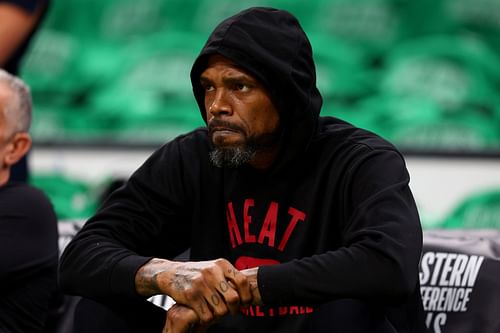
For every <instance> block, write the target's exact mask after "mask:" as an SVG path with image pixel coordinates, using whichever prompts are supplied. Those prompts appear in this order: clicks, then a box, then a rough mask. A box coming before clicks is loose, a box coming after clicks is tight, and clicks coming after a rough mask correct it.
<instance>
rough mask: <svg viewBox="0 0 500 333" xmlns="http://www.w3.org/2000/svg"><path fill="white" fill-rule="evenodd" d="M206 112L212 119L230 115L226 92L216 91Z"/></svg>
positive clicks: (230, 108) (230, 109) (222, 90)
mask: <svg viewBox="0 0 500 333" xmlns="http://www.w3.org/2000/svg"><path fill="white" fill-rule="evenodd" d="M208 112H209V113H210V114H211V115H212V116H213V117H215V116H220V115H231V114H232V107H231V103H229V100H228V96H227V92H226V91H225V90H224V89H218V90H217V91H216V92H215V94H214V98H213V100H212V102H211V103H210V106H209V108H208Z"/></svg>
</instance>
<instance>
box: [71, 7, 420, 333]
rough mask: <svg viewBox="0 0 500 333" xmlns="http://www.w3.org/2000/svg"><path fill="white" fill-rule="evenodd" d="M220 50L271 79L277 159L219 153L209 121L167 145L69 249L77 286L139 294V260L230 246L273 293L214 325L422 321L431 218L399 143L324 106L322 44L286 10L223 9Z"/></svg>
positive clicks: (380, 326)
mask: <svg viewBox="0 0 500 333" xmlns="http://www.w3.org/2000/svg"><path fill="white" fill-rule="evenodd" d="M211 54H221V55H223V56H225V57H227V58H229V59H230V60H232V61H233V62H234V63H236V64H238V65H239V66H241V67H243V68H244V69H246V70H248V71H249V72H250V73H252V74H253V75H255V77H257V78H258V79H259V80H260V81H261V82H262V83H263V84H264V85H265V86H266V87H267V88H268V89H269V91H270V92H271V95H272V98H273V101H274V102H275V103H276V105H277V106H278V109H279V112H280V120H281V122H282V124H283V126H284V135H283V136H282V138H281V147H282V149H281V151H280V153H279V156H278V159H277V161H276V162H275V163H274V165H273V166H272V167H271V168H270V169H269V170H266V171H258V170H255V169H252V168H251V167H249V166H244V167H240V168H234V169H230V168H217V167H214V166H213V165H211V164H210V162H209V159H208V152H209V151H210V149H211V143H210V140H209V139H208V133H207V130H206V129H205V128H201V129H197V130H195V131H193V132H190V133H187V134H185V135H183V136H180V137H178V138H176V139H174V140H173V141H171V142H169V143H167V144H165V145H164V146H163V147H161V148H160V149H159V150H158V151H156V152H155V153H154V154H153V155H152V156H151V157H150V158H149V159H148V160H147V161H146V162H145V163H144V164H143V165H142V166H141V167H140V168H139V169H138V170H137V171H136V172H135V173H134V174H133V175H132V177H131V178H130V179H129V181H128V182H127V184H126V185H125V186H124V187H122V188H121V189H119V190H118V191H116V192H114V193H113V194H112V195H111V196H110V197H109V198H108V200H107V201H106V202H105V203H104V205H103V206H102V207H101V208H100V210H99V212H98V213H97V214H96V215H95V216H94V217H92V218H91V219H90V220H89V221H88V222H87V223H86V225H85V227H84V228H83V229H82V231H81V232H80V233H79V234H78V235H77V236H76V237H75V239H74V240H73V241H72V242H71V243H70V245H69V246H68V247H67V249H66V250H65V252H64V255H63V257H62V260H61V282H62V285H63V287H64V288H65V290H66V291H67V292H69V293H76V294H80V295H84V296H86V297H91V298H94V299H99V300H101V301H103V302H106V301H110V300H112V299H113V298H116V297H128V298H130V299H134V298H138V295H137V294H136V291H135V286H134V276H135V273H136V271H137V269H138V268H139V267H140V266H141V265H143V264H144V263H145V262H146V261H148V260H149V259H150V258H152V257H162V258H173V257H175V256H176V255H177V254H179V253H181V252H183V251H184V250H185V249H187V248H191V259H192V260H205V259H213V258H219V257H223V258H227V259H228V260H230V261H231V262H232V263H233V264H234V265H235V266H236V268H238V269H243V268H247V267H254V266H259V267H260V268H259V275H258V282H259V290H260V292H261V295H262V298H263V301H264V304H265V306H260V307H255V306H253V307H250V308H248V309H243V310H242V314H241V315H238V316H228V317H226V318H224V319H223V320H221V321H220V322H219V323H217V324H216V325H215V326H214V327H212V329H211V330H210V331H211V332H287V333H289V332H307V331H311V332H322V331H324V332H349V333H356V332H370V333H377V332H384V333H385V332H387V333H389V332H390V333H393V332H422V331H423V330H424V329H423V320H422V308H421V301H420V296H419V285H418V261H419V257H420V252H421V243H422V232H421V228H420V223H419V218H418V213H417V210H416V207H415V203H414V200H413V197H412V194H411V192H410V189H409V187H408V183H409V176H408V172H407V171H406V167H405V163H404V160H403V158H402V156H401V155H400V154H399V152H398V151H397V150H396V149H395V148H394V147H393V146H392V145H391V144H389V143H388V142H386V141H384V140H382V139H381V138H379V137H377V136H376V135H374V134H372V133H370V132H367V131H364V130H361V129H358V128H355V127H353V126H351V125H350V124H347V123H345V122H343V121H341V120H338V119H335V118H320V117H319V112H320V109H321V104H322V103H321V95H320V94H319V92H318V90H317V88H316V84H315V81H316V79H315V69H314V63H313V60H312V51H311V47H310V44H309V41H308V39H307V37H306V36H305V34H304V32H303V31H302V29H301V27H300V25H299V23H298V22H297V20H296V19H295V18H294V17H293V16H291V15H290V14H289V13H287V12H285V11H280V10H275V9H270V8H251V9H248V10H246V11H243V12H241V13H239V14H237V15H235V16H233V17H230V18H228V19H227V20H225V21H223V22H222V23H221V24H220V25H219V26H218V27H217V28H216V29H215V31H214V32H213V33H212V35H211V36H210V37H209V39H208V41H207V43H206V45H205V47H204V48H203V50H202V51H201V54H200V56H199V57H198V59H197V60H196V61H195V63H194V66H193V69H192V72H191V80H192V84H193V90H194V95H195V97H196V100H197V102H198V105H199V108H200V111H201V114H202V116H203V117H204V116H205V110H204V102H203V99H204V95H203V90H202V88H201V86H200V84H199V76H200V73H201V72H202V71H203V70H204V69H205V67H206V64H207V57H208V56H209V55H211Z"/></svg>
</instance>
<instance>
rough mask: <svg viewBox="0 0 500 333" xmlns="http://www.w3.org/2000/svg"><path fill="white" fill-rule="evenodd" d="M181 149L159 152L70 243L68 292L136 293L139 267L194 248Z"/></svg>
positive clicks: (65, 267)
mask: <svg viewBox="0 0 500 333" xmlns="http://www.w3.org/2000/svg"><path fill="white" fill-rule="evenodd" d="M178 147H179V145H178V144H177V143H176V142H171V143H169V144H167V145H165V146H164V147H162V148H161V149H160V150H158V151H157V152H155V153H154V154H153V155H152V156H151V157H150V158H149V159H148V160H147V161H146V162H145V163H144V164H143V165H142V166H141V167H140V168H139V169H138V170H137V171H136V172H135V173H134V174H133V175H132V176H131V178H130V179H129V180H128V182H127V183H126V184H125V185H124V186H123V187H121V188H120V189H118V190H116V191H115V192H113V193H112V194H111V195H110V197H109V198H108V199H107V200H106V201H105V202H104V204H103V206H102V207H101V208H100V209H99V211H98V212H97V214H96V215H95V216H93V217H92V218H91V219H90V220H89V221H88V222H87V223H86V224H85V225H84V227H83V228H82V230H80V232H79V233H78V234H77V235H76V236H75V238H74V239H73V240H72V241H71V242H70V243H69V244H68V246H67V247H66V249H65V251H64V253H63V255H62V257H61V263H60V279H61V286H62V288H63V290H64V291H65V292H66V293H69V294H77V295H82V296H85V297H89V298H94V299H106V298H109V297H112V296H130V297H136V296H138V295H137V293H136V290H135V274H136V272H137V270H138V269H139V267H141V266H142V265H143V264H144V263H146V262H147V261H148V260H150V259H151V258H152V257H153V256H159V255H160V254H161V255H162V256H163V257H164V258H173V257H175V256H176V255H178V254H180V253H181V252H183V251H184V250H185V249H186V248H187V247H188V246H189V245H188V244H189V236H190V233H189V225H190V223H189V222H188V221H190V216H189V213H188V212H190V209H189V208H188V207H187V206H186V205H187V204H186V202H187V201H186V200H185V199H184V198H186V184H185V183H183V181H182V180H183V179H184V177H183V168H182V163H181V158H180V152H179V148H178ZM172 235H175V237H172Z"/></svg>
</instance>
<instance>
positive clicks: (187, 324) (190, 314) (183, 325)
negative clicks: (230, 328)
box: [162, 304, 208, 333]
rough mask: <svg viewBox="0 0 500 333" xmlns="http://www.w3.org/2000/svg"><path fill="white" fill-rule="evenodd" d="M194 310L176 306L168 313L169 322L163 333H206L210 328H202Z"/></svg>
mask: <svg viewBox="0 0 500 333" xmlns="http://www.w3.org/2000/svg"><path fill="white" fill-rule="evenodd" d="M199 322H200V319H199V318H198V316H197V315H196V312H194V310H191V309H190V308H188V307H187V306H184V305H180V304H174V305H173V306H172V307H171V308H170V309H169V310H168V311H167V322H166V323H165V327H164V328H163V331H162V333H205V332H206V330H207V328H208V326H201V325H200V324H199Z"/></svg>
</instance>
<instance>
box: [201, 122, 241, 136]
mask: <svg viewBox="0 0 500 333" xmlns="http://www.w3.org/2000/svg"><path fill="white" fill-rule="evenodd" d="M218 127H223V128H226V129H228V130H231V131H235V132H244V130H243V128H241V127H240V126H238V125H235V124H232V123H230V122H227V121H224V120H220V119H213V120H211V121H210V122H209V123H208V132H209V133H213V131H214V130H215V128H218Z"/></svg>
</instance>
